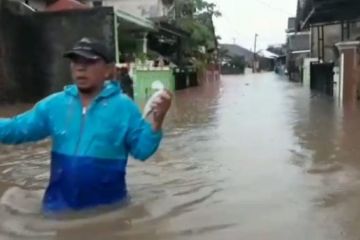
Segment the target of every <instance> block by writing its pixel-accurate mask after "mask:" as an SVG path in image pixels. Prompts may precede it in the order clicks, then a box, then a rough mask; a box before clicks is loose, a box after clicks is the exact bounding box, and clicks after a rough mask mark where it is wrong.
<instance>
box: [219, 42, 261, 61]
mask: <svg viewBox="0 0 360 240" xmlns="http://www.w3.org/2000/svg"><path fill="white" fill-rule="evenodd" d="M220 51H223V52H225V54H226V55H227V56H229V57H235V56H240V57H243V58H244V60H245V62H246V64H247V66H252V63H253V60H254V53H253V52H252V51H250V50H248V49H246V48H243V47H241V46H239V45H236V44H220Z"/></svg>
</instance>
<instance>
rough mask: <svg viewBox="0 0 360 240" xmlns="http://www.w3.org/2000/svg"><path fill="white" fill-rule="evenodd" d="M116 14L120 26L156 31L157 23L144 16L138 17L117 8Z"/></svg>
mask: <svg viewBox="0 0 360 240" xmlns="http://www.w3.org/2000/svg"><path fill="white" fill-rule="evenodd" d="M115 14H116V16H117V17H118V18H119V21H118V24H119V27H120V28H122V29H125V30H147V31H155V29H156V26H155V24H154V23H153V22H152V21H150V20H148V19H146V18H142V17H138V16H135V15H132V14H129V13H127V12H124V11H121V10H116V11H115Z"/></svg>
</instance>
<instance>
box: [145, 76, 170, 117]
mask: <svg viewBox="0 0 360 240" xmlns="http://www.w3.org/2000/svg"><path fill="white" fill-rule="evenodd" d="M151 89H153V90H156V92H155V93H153V95H151V97H150V98H149V100H148V101H147V102H146V104H145V107H144V111H143V117H144V118H147V117H148V116H149V115H150V114H151V113H152V111H153V109H152V104H153V102H154V101H155V100H156V99H157V98H158V97H159V96H160V95H161V94H162V93H163V92H164V91H165V86H164V84H163V83H162V82H161V81H155V82H153V83H152V84H151Z"/></svg>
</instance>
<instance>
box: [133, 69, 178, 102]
mask: <svg viewBox="0 0 360 240" xmlns="http://www.w3.org/2000/svg"><path fill="white" fill-rule="evenodd" d="M155 81H160V82H161V83H162V84H164V86H165V88H166V89H168V90H170V91H171V92H174V90H175V77H174V74H173V70H172V69H170V68H163V69H161V68H156V69H136V70H135V71H134V97H135V100H136V101H142V100H146V99H148V98H149V97H150V96H151V95H152V94H153V93H154V90H153V89H152V88H151V85H152V83H153V82H155Z"/></svg>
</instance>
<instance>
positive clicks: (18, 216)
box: [0, 73, 360, 240]
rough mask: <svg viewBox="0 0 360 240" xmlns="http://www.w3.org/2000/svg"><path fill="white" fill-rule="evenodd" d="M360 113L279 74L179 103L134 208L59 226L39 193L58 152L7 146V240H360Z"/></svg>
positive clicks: (1, 225) (1, 188) (209, 88)
mask: <svg viewBox="0 0 360 240" xmlns="http://www.w3.org/2000/svg"><path fill="white" fill-rule="evenodd" d="M28 107H29V106H7V107H3V108H2V109H1V116H10V115H11V114H15V113H19V112H21V111H23V110H25V109H27V108H28ZM359 113H360V111H359V108H358V107H357V106H346V107H342V108H340V107H339V105H338V104H337V103H335V102H334V101H333V100H332V99H331V98H328V97H325V96H321V95H316V94H311V93H309V91H307V90H306V89H304V88H302V87H301V86H299V85H297V84H294V83H289V82H287V81H286V80H284V79H281V78H279V77H278V76H276V75H274V74H272V73H266V74H249V75H244V76H229V77H223V78H222V80H221V81H218V82H209V83H207V84H205V85H204V86H202V87H199V88H193V89H187V90H184V91H179V92H177V93H176V95H175V99H174V104H173V107H172V110H171V112H170V113H169V115H168V118H167V120H166V123H165V133H166V134H165V139H164V141H163V144H162V146H161V149H160V150H159V151H158V153H157V154H156V155H155V156H154V157H153V158H152V159H151V160H150V161H148V162H146V163H141V162H137V161H135V160H132V161H130V165H129V168H128V182H129V191H130V194H131V200H130V202H129V203H127V204H126V206H122V207H111V208H110V209H101V210H96V211H91V212H86V213H79V214H71V215H66V216H59V217H56V218H55V217H49V216H42V215H41V214H40V213H39V207H40V200H41V192H36V191H37V190H42V189H44V188H45V187H46V184H47V181H48V177H49V173H48V168H49V155H48V154H49V147H50V143H49V141H43V142H41V143H38V144H35V145H34V144H27V145H21V146H15V147H14V146H1V147H0V152H1V155H0V173H1V174H0V193H1V194H3V198H2V200H1V202H0V203H1V204H0V219H1V220H2V221H1V222H0V239H67V240H68V239H69V240H72V239H74V240H75V239H100V238H104V239H129V240H132V239H146V240H152V239H214V240H215V239H216V240H217V239H221V238H224V239H237V238H239V237H241V238H244V239H274V240H275V239H276V240H279V239H301V240H303V239H320V240H321V239H324V240H325V239H347V240H350V239H351V240H352V239H358V236H359V234H360V230H359V228H358V226H357V223H358V219H359V218H360V208H359V207H358V205H359V204H358V203H359V202H360V174H359V170H360V162H359V161H358V159H359V156H360V148H359V147H358V143H359V142H360V128H359V127H358V125H359V123H360V114H359ZM14 187H15V188H14Z"/></svg>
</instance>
